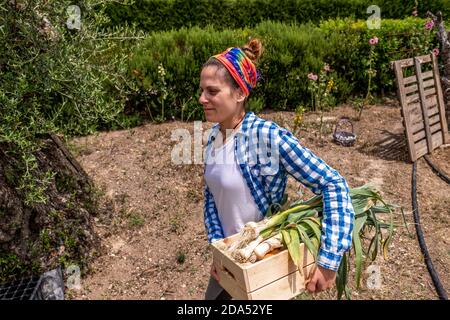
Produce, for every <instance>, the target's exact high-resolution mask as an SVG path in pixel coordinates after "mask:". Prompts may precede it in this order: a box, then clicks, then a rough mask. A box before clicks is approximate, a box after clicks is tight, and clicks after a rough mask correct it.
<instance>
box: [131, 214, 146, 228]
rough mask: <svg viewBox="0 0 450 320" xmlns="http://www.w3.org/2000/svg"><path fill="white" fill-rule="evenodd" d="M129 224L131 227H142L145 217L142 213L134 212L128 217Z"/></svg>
mask: <svg viewBox="0 0 450 320" xmlns="http://www.w3.org/2000/svg"><path fill="white" fill-rule="evenodd" d="M127 222H128V226H129V227H131V228H138V227H142V226H143V225H144V223H145V219H144V217H142V215H141V214H139V213H136V212H132V213H130V214H129V216H128V218H127Z"/></svg>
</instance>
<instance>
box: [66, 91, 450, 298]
mask: <svg viewBox="0 0 450 320" xmlns="http://www.w3.org/2000/svg"><path fill="white" fill-rule="evenodd" d="M259 116H261V117H263V118H265V119H269V120H273V121H275V122H277V123H278V124H279V125H281V126H284V127H286V128H288V129H290V130H292V131H293V130H294V128H293V123H294V117H295V113H293V112H269V111H268V112H263V113H261V114H259ZM342 116H347V117H350V118H351V119H353V120H355V119H354V117H355V116H356V111H355V110H354V109H353V108H352V107H351V106H350V105H343V106H340V107H338V108H336V109H334V110H332V111H330V112H327V113H326V114H325V117H324V120H325V130H324V131H325V134H324V138H323V142H321V140H320V137H319V135H318V119H319V114H318V113H314V112H310V113H306V114H305V115H304V119H303V124H302V126H301V127H300V128H299V129H298V130H296V132H295V135H296V136H297V137H298V138H299V139H300V142H301V143H302V144H303V145H304V146H306V147H307V148H309V149H311V150H312V151H313V152H314V153H316V154H317V155H318V156H320V157H321V158H323V159H324V160H325V161H326V162H327V163H328V164H329V165H331V166H332V167H333V168H335V169H337V170H338V171H339V172H340V173H341V174H342V175H343V176H344V177H345V178H346V179H347V181H348V183H349V185H350V187H357V186H360V185H363V184H364V183H367V182H371V181H372V182H375V183H377V184H378V185H379V186H380V187H381V190H382V194H383V196H384V198H385V199H386V200H387V201H388V202H389V203H394V204H397V205H399V206H402V207H403V208H404V215H405V218H406V226H407V228H406V227H405V224H404V221H403V218H402V215H401V213H400V211H398V212H397V213H396V214H395V222H396V224H397V225H398V227H397V228H396V229H395V236H394V239H393V242H392V244H391V246H390V250H389V255H388V258H389V259H388V260H387V261H385V260H384V259H383V257H382V256H381V255H380V256H379V257H378V258H377V260H376V261H375V262H374V263H373V264H376V265H378V266H379V267H380V271H381V280H382V282H381V287H380V289H368V287H367V285H366V284H367V277H368V274H364V275H363V279H362V288H361V289H360V290H356V289H355V286H354V284H353V281H352V278H351V279H350V287H351V292H352V299H437V295H436V293H435V290H434V287H433V284H432V282H431V278H430V276H429V274H428V272H427V269H426V266H425V264H424V260H423V257H422V254H421V251H420V248H419V245H418V242H417V239H416V234H415V229H414V220H413V216H412V208H411V171H412V164H411V163H410V162H409V158H408V150H407V146H406V141H405V139H404V135H403V126H402V121H401V115H400V109H399V106H398V104H397V103H396V102H394V101H389V100H388V101H386V102H385V103H384V104H383V105H372V106H369V107H367V109H365V110H364V112H363V114H362V119H361V120H360V121H353V123H354V130H355V133H356V134H357V142H356V144H355V145H354V146H352V147H342V146H339V145H336V144H334V143H333V142H332V131H333V129H334V125H335V124H336V121H337V120H338V119H339V118H340V117H342ZM202 126H203V130H206V129H208V128H210V127H211V124H209V123H203V124H202ZM179 128H184V129H187V130H189V132H190V133H191V134H193V132H194V123H193V122H180V121H173V122H167V123H163V124H154V123H148V124H145V125H142V126H140V127H136V128H134V129H131V130H123V131H114V132H101V133H98V134H96V135H92V136H88V137H81V138H76V139H73V140H72V141H71V142H70V143H71V149H72V150H73V152H74V153H75V154H76V157H77V159H78V161H79V162H80V163H81V165H82V166H83V167H84V169H85V170H86V171H87V173H88V174H89V175H90V176H91V177H92V178H93V180H94V181H95V183H96V185H97V186H99V187H101V188H102V190H103V191H104V198H105V204H106V203H110V204H111V203H112V205H110V208H109V211H108V212H109V214H108V215H105V216H102V217H99V218H96V222H95V225H96V230H97V232H98V233H99V234H100V236H101V239H102V242H103V244H104V246H105V248H106V249H105V250H104V253H103V254H102V255H100V256H99V257H98V258H96V259H95V261H94V263H93V264H92V269H91V271H90V272H88V273H87V274H85V275H84V276H83V278H82V280H81V285H82V286H81V290H71V291H69V292H68V298H72V299H203V296H204V291H205V288H206V285H207V283H208V279H209V267H210V264H211V262H212V256H211V249H210V248H209V246H208V244H207V239H206V233H205V229H204V224H203V183H204V182H203V166H202V165H199V164H192V165H175V164H173V163H172V162H171V151H172V148H173V146H174V145H175V144H176V143H177V141H172V140H171V133H172V131H173V130H175V129H179ZM430 158H431V159H432V161H433V162H434V163H435V164H436V165H437V166H438V167H440V168H441V170H442V171H444V172H445V173H446V174H447V175H450V148H440V149H437V150H435V151H434V152H433V154H432V155H431V156H430ZM417 174H418V178H417V183H418V188H417V191H418V201H419V206H420V215H421V222H422V228H423V232H424V234H425V240H426V242H427V245H428V248H429V251H430V254H431V257H432V259H433V263H434V265H435V268H436V269H437V271H438V273H439V275H440V278H441V281H442V282H443V285H444V287H445V288H446V289H447V290H450V276H449V274H450V238H449V226H450V196H449V194H450V186H449V185H448V184H446V183H445V182H444V181H442V180H441V179H439V178H438V177H437V176H436V175H435V174H434V173H433V172H432V171H431V169H430V168H429V167H428V166H427V164H426V163H425V161H424V160H423V159H421V160H419V161H418V171H417ZM287 192H288V195H289V199H293V198H297V197H298V196H299V194H303V196H308V195H309V194H310V193H309V190H307V189H306V188H305V187H304V186H303V185H301V184H300V183H298V182H297V181H295V180H294V179H293V178H292V177H290V178H289V184H288V189H287ZM106 200H108V201H106ZM407 229H408V230H409V231H408V230H407ZM369 265H370V263H367V264H366V266H365V267H366V268H367V267H368V266H369ZM365 270H366V269H365ZM335 297H336V292H335V290H334V289H331V290H329V291H326V292H322V293H319V294H316V295H309V294H302V295H301V296H299V297H298V298H299V299H335Z"/></svg>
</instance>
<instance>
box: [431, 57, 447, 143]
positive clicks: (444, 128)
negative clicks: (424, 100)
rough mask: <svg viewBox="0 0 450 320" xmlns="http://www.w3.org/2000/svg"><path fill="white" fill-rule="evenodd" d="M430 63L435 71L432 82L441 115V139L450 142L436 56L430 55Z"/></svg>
mask: <svg viewBox="0 0 450 320" xmlns="http://www.w3.org/2000/svg"><path fill="white" fill-rule="evenodd" d="M432 63H433V70H436V72H434V83H435V87H436V88H437V90H436V93H437V96H438V107H439V114H440V117H441V127H442V140H443V143H450V134H449V132H448V131H447V120H446V117H445V102H444V96H443V95H442V86H441V78H440V76H439V68H438V65H437V58H436V56H435V55H434V54H433V55H432Z"/></svg>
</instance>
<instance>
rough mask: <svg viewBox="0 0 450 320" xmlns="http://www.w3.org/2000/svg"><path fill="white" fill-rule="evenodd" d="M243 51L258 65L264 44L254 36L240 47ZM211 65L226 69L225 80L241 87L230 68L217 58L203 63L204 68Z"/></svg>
mask: <svg viewBox="0 0 450 320" xmlns="http://www.w3.org/2000/svg"><path fill="white" fill-rule="evenodd" d="M240 48H241V49H242V51H244V53H245V55H246V56H247V57H248V58H249V59H250V60H252V62H253V63H254V64H255V65H256V63H257V61H258V59H259V58H260V57H261V55H262V53H263V46H262V43H261V41H260V40H259V39H257V38H254V39H251V40H250V41H249V42H247V43H246V44H245V45H243V46H242V47H240ZM209 66H215V67H217V69H218V70H224V76H225V80H226V81H227V82H228V83H229V84H230V85H231V86H232V87H233V88H234V89H239V84H238V83H237V82H236V80H234V79H233V77H232V76H231V74H230V73H229V72H228V70H227V69H226V68H225V66H224V65H223V64H222V63H221V62H220V61H219V60H217V59H215V58H213V57H211V58H209V59H208V61H206V62H205V64H203V66H202V69H204V68H206V67H209Z"/></svg>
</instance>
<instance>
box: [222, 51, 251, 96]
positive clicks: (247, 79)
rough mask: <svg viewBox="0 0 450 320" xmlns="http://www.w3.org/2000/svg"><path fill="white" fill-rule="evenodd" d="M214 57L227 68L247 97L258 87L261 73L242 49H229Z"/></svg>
mask: <svg viewBox="0 0 450 320" xmlns="http://www.w3.org/2000/svg"><path fill="white" fill-rule="evenodd" d="M213 57H214V58H216V59H217V60H219V61H220V62H221V63H222V64H223V65H224V66H225V68H227V70H228V71H229V72H230V74H231V76H232V77H233V79H234V80H236V82H237V83H238V84H239V86H240V87H241V88H242V90H243V91H244V93H245V95H246V96H248V95H249V94H250V90H251V89H253V88H254V87H255V86H256V81H257V80H258V78H259V73H258V71H257V70H256V67H255V64H254V63H253V62H252V60H250V59H249V58H248V57H247V56H246V55H245V53H244V51H243V50H242V49H240V48H228V49H227V50H225V51H224V52H222V53H219V54H216V55H214V56H213Z"/></svg>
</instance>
